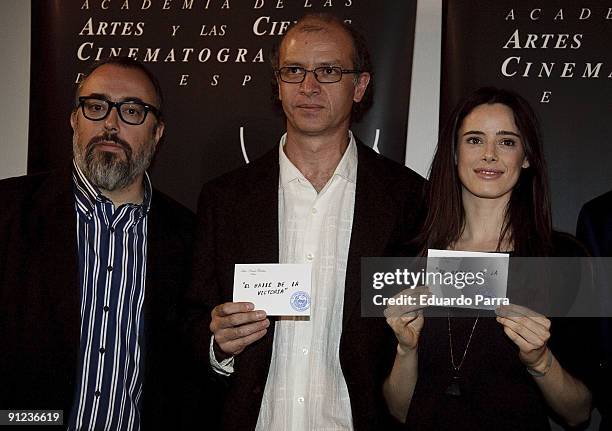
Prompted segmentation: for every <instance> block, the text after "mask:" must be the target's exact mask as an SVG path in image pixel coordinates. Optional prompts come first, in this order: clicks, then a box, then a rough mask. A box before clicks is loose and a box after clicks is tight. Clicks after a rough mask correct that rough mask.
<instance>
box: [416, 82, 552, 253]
mask: <svg viewBox="0 0 612 431" xmlns="http://www.w3.org/2000/svg"><path fill="white" fill-rule="evenodd" d="M494 103H501V104H503V105H506V106H507V107H509V108H510V109H512V112H513V113H514V121H515V123H516V126H517V127H518V129H519V131H520V134H521V138H522V142H523V148H524V151H525V156H526V157H527V160H528V161H529V167H528V168H525V169H522V170H521V174H520V176H519V179H518V181H517V183H516V185H515V186H514V189H513V191H512V194H511V197H510V200H509V202H508V206H507V208H506V212H505V216H504V223H503V227H502V231H501V234H500V238H499V242H498V244H497V248H498V250H499V248H500V247H501V244H502V242H503V241H504V239H505V240H507V241H508V242H509V243H510V244H512V245H513V247H514V252H515V253H516V254H517V255H520V256H528V255H531V256H546V255H549V254H550V252H551V248H552V244H551V242H552V217H551V210H550V195H549V190H548V178H547V173H546V161H545V160H544V154H543V150H542V143H541V139H540V134H539V126H538V121H537V118H536V115H535V113H534V111H533V109H532V108H531V106H529V104H528V103H527V101H526V100H525V99H523V98H522V97H521V96H519V95H518V94H516V93H514V92H512V91H508V90H503V89H498V88H493V87H484V88H480V89H479V90H477V91H475V92H474V93H472V94H471V95H470V96H468V97H467V98H466V99H465V100H463V102H461V103H460V104H459V105H458V106H457V107H456V108H455V110H454V111H453V114H452V115H451V118H450V121H449V122H448V123H447V124H446V126H445V127H444V129H443V131H442V133H441V135H440V139H439V141H438V147H437V149H436V154H435V156H434V159H433V162H432V164H431V169H430V174H429V190H428V202H427V204H428V205H427V207H428V209H427V216H426V218H425V222H424V225H423V228H422V230H421V234H420V235H419V237H418V239H417V244H418V247H419V248H420V249H421V250H427V248H439V249H445V248H447V247H448V246H449V245H451V244H453V243H454V242H456V241H457V240H459V238H460V237H461V234H462V233H463V229H464V227H465V212H464V209H463V204H462V200H461V181H460V180H459V175H458V172H457V165H456V153H457V133H458V131H459V128H460V127H461V124H462V123H463V120H464V118H465V117H466V116H467V115H468V114H469V113H470V112H472V110H473V109H474V108H476V107H477V106H479V105H483V104H494Z"/></svg>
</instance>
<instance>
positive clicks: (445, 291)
mask: <svg viewBox="0 0 612 431" xmlns="http://www.w3.org/2000/svg"><path fill="white" fill-rule="evenodd" d="M509 262H510V255H509V254H507V253H482V252H476V251H458V250H436V249H429V250H428V251H427V276H428V277H429V276H431V277H429V278H428V281H429V282H428V283H427V285H428V287H429V290H430V292H431V294H432V295H433V296H434V297H435V298H436V300H435V303H434V304H431V305H436V306H447V307H458V308H476V309H481V310H495V309H496V308H497V307H499V306H500V305H505V304H508V303H509V301H508V299H507V298H506V295H507V291H508V265H509ZM434 273H435V274H439V275H438V276H433V275H432V274H434ZM441 279H442V282H440V281H441ZM432 280H433V282H432ZM438 299H439V300H438Z"/></svg>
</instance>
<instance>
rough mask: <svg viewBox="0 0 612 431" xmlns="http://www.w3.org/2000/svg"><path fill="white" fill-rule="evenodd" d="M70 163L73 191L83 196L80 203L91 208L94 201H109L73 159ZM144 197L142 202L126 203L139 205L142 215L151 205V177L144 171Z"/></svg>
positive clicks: (134, 205)
mask: <svg viewBox="0 0 612 431" xmlns="http://www.w3.org/2000/svg"><path fill="white" fill-rule="evenodd" d="M72 165H73V167H74V169H73V172H72V180H73V184H74V187H75V193H77V194H78V195H79V197H82V198H84V201H83V200H82V203H83V204H85V205H86V206H88V207H89V209H93V207H94V206H95V204H96V202H101V203H107V202H110V199H108V198H107V197H106V196H104V195H103V194H102V193H101V192H100V189H99V188H98V187H96V186H95V185H93V184H92V183H91V182H90V181H89V180H88V179H87V177H86V176H85V174H84V173H83V171H82V170H81V168H79V167H78V165H77V164H76V162H75V161H74V159H73V160H72ZM143 182H144V197H143V200H142V204H126V205H131V206H133V207H139V208H140V210H141V213H142V215H143V216H144V215H145V214H147V213H148V212H149V209H150V207H151V195H152V190H153V188H152V186H151V179H150V178H149V174H148V173H147V172H146V171H145V173H144V180H143Z"/></svg>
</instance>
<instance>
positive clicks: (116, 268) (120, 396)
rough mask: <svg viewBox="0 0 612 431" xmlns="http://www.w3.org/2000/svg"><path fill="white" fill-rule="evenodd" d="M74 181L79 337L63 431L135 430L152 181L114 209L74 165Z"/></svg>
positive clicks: (140, 378) (140, 366) (146, 182)
mask: <svg viewBox="0 0 612 431" xmlns="http://www.w3.org/2000/svg"><path fill="white" fill-rule="evenodd" d="M73 181H74V196H75V210H76V215H77V244H78V253H79V282H80V287H81V340H80V349H79V366H78V374H77V384H76V393H75V399H74V403H73V407H72V412H71V414H70V420H69V427H68V429H69V430H112V431H115V430H139V429H140V411H141V404H142V403H141V400H142V383H143V358H142V354H143V351H142V345H143V341H144V339H143V338H144V327H143V324H144V322H143V303H144V297H145V277H146V269H147V268H146V258H147V213H148V211H149V206H150V202H151V183H150V180H149V177H148V175H146V174H145V180H144V185H145V193H144V201H143V203H142V204H141V205H135V204H124V205H121V206H120V207H119V208H115V207H114V205H113V203H112V202H111V201H110V200H109V199H107V198H106V197H104V196H103V195H102V194H101V193H100V191H99V190H98V189H97V188H96V187H95V186H93V185H92V184H91V183H90V182H89V181H88V180H87V179H86V178H85V176H84V174H83V173H82V171H81V170H80V169H79V168H78V167H77V166H76V165H75V166H74V171H73ZM58 288H60V287H59V286H58Z"/></svg>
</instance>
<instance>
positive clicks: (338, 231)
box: [256, 134, 357, 431]
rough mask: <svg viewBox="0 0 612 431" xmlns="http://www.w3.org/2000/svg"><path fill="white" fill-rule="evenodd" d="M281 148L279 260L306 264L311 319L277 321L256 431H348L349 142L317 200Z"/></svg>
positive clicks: (352, 157) (353, 155)
mask: <svg viewBox="0 0 612 431" xmlns="http://www.w3.org/2000/svg"><path fill="white" fill-rule="evenodd" d="M285 139H286V136H283V137H282V138H281V143H280V144H281V145H280V147H279V160H280V178H279V188H278V220H279V226H278V228H279V254H280V255H279V259H280V262H281V263H308V262H310V263H312V292H311V297H312V308H311V315H310V318H298V317H281V318H279V319H278V320H277V321H276V324H275V325H276V326H275V329H274V343H273V347H272V361H271V363H270V370H269V372H268V380H267V382H266V387H265V389H264V394H263V400H262V403H261V410H260V412H259V418H258V420H257V427H256V430H257V431H277V430H278V431H286V430H296V431H297V430H308V431H310V430H326V431H327V430H352V429H353V421H352V414H351V404H350V400H349V394H348V388H347V386H346V381H345V380H344V375H343V374H342V369H341V368H340V359H339V349H340V335H341V332H342V309H343V304H344V282H345V278H346V264H347V260H348V250H349V244H350V239H351V229H352V226H353V210H354V207H355V187H356V180H357V147H356V145H355V139H354V138H353V135H352V134H350V142H349V145H348V147H347V149H346V151H345V153H344V156H343V157H342V159H341V160H340V163H339V164H338V166H337V167H336V170H335V171H334V174H333V176H332V177H331V179H330V180H329V181H328V182H327V184H326V185H325V187H324V188H323V189H322V190H321V191H320V192H319V193H317V191H316V190H315V188H314V187H313V186H312V185H311V184H310V182H309V181H308V180H307V179H306V178H305V177H304V175H303V174H302V173H301V172H300V171H299V170H298V169H297V168H296V167H295V166H294V165H293V163H291V161H290V160H289V159H288V158H287V156H286V155H285V152H284V151H283V146H284V144H285Z"/></svg>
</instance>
